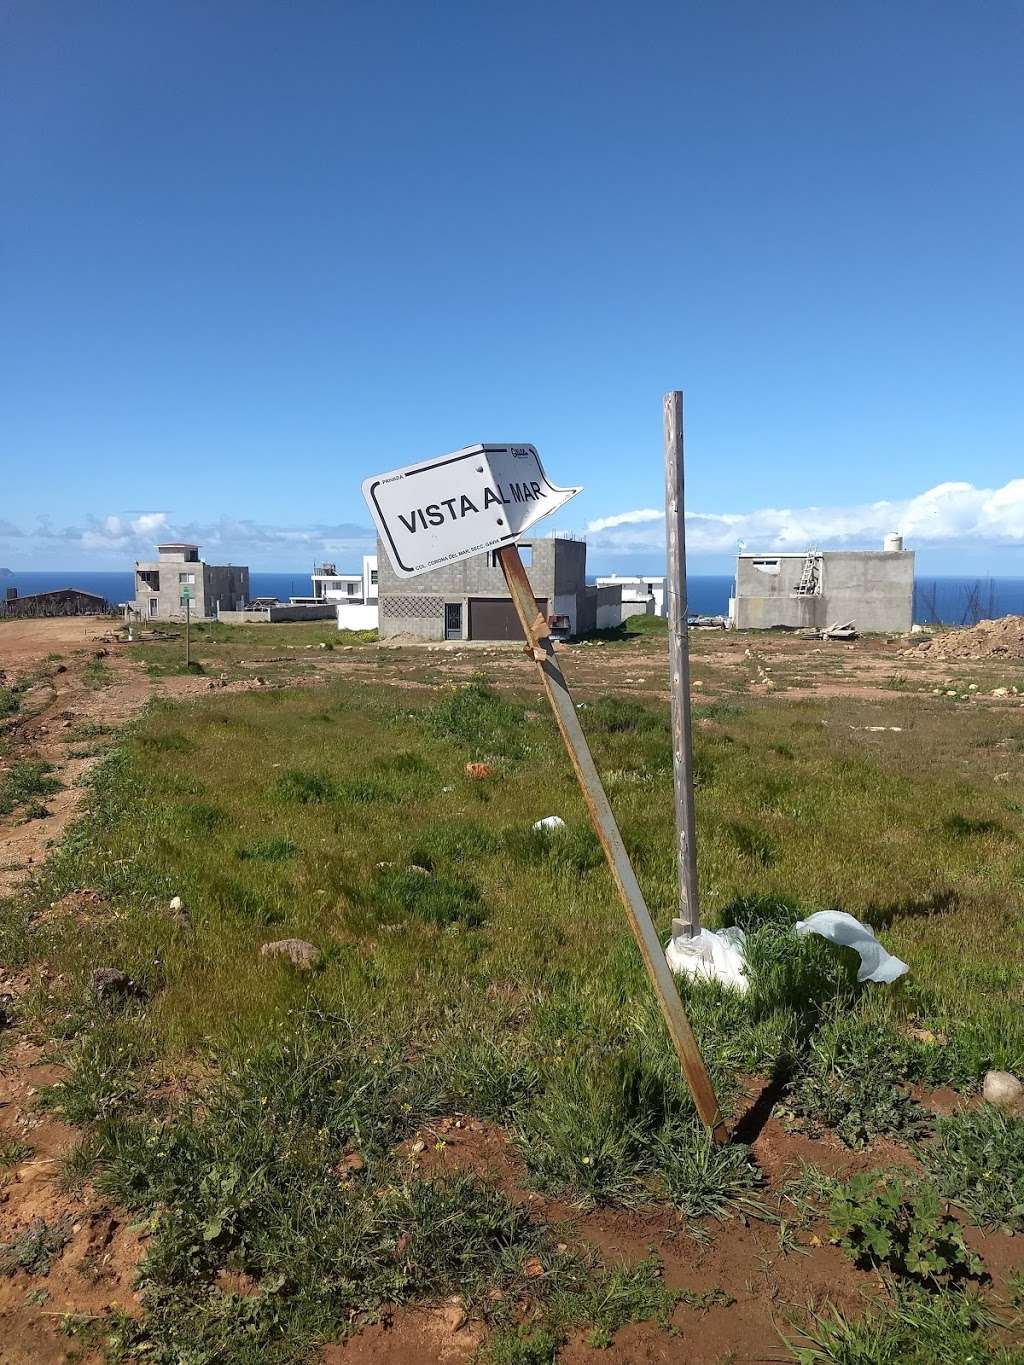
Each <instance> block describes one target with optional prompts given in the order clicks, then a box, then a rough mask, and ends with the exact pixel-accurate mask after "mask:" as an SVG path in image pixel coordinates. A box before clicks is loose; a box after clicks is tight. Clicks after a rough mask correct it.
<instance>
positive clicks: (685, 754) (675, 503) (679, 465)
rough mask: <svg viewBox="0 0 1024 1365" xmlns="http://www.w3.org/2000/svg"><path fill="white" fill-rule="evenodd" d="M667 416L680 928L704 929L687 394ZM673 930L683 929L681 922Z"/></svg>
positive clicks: (673, 396)
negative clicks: (693, 705) (693, 699)
mask: <svg viewBox="0 0 1024 1365" xmlns="http://www.w3.org/2000/svg"><path fill="white" fill-rule="evenodd" d="M662 404H663V406H664V417H665V544H666V549H667V551H668V580H667V582H666V584H665V587H666V596H667V599H668V676H669V696H670V697H671V700H672V775H673V778H674V782H675V799H676V864H677V867H678V873H679V915H678V920H679V922H680V924H681V927H682V928H683V929H684V930H685V931H687V932H688V933H689V936H690V937H691V938H693V937H694V936H695V935H696V934H699V933H700V906H699V903H698V900H697V835H696V829H695V826H694V817H693V729H692V718H691V715H690V641H689V630H688V626H687V618H688V611H687V605H686V522H685V501H684V497H683V395H682V393H681V392H680V391H679V390H678V389H673V391H672V392H671V393H667V394H666V395H665V397H664V398H663V399H662ZM672 927H673V929H676V930H677V931H678V927H677V925H676V924H673V926H672Z"/></svg>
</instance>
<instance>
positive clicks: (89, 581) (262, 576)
mask: <svg viewBox="0 0 1024 1365" xmlns="http://www.w3.org/2000/svg"><path fill="white" fill-rule="evenodd" d="M132 582H133V575H132V572H131V570H126V571H124V572H120V573H97V572H95V571H94V570H92V569H62V570H55V571H50V570H47V571H42V570H32V571H30V570H24V571H23V570H20V569H16V570H14V571H13V574H12V576H11V577H10V578H6V577H4V578H0V590H2V589H3V588H10V587H14V588H17V589H18V592H19V594H21V595H25V594H27V593H31V592H46V591H47V590H48V589H50V588H84V589H85V591H86V592H97V593H99V594H100V595H101V596H103V597H105V598H106V599H107V601H108V602H115V603H116V602H125V601H127V600H128V599H129V598H130V597H132V596H133V590H132ZM732 583H733V580H732V578H731V576H730V575H728V574H694V576H693V577H692V578H689V579H688V580H687V585H686V587H687V597H688V599H689V608H690V611H691V612H693V613H695V614H700V615H705V616H724V615H725V613H726V612H727V611H728V609H729V593H730V591H731V590H732ZM249 586H250V591H251V592H252V595H253V597H277V598H280V599H281V600H282V601H285V602H286V601H287V600H288V598H289V597H308V596H309V595H310V593H311V592H312V590H313V585H312V583H311V582H310V578H309V574H308V573H305V572H303V571H302V570H300V569H296V570H295V571H294V572H290V573H262V572H260V571H258V570H253V571H252V573H250V575H249ZM1017 614H1020V615H1024V578H955V577H948V578H919V579H918V580H917V582H916V584H915V586H914V620H915V621H921V622H928V621H934V620H937V621H942V622H944V623H946V624H947V625H970V624H972V623H973V622H974V621H976V620H978V619H979V618H980V617H985V616H1010V615H1017Z"/></svg>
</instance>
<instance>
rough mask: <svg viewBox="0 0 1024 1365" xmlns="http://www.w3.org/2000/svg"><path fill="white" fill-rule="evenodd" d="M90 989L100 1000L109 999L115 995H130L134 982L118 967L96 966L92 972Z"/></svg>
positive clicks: (133, 988)
mask: <svg viewBox="0 0 1024 1365" xmlns="http://www.w3.org/2000/svg"><path fill="white" fill-rule="evenodd" d="M92 989H93V992H94V994H96V995H98V996H99V998H100V999H101V1000H109V999H110V998H111V997H112V996H115V995H131V994H132V992H133V991H134V990H135V983H134V982H133V981H132V979H131V977H130V976H129V975H128V973H127V972H122V971H121V970H120V968H118V967H97V968H96V970H95V971H94V972H93V974H92Z"/></svg>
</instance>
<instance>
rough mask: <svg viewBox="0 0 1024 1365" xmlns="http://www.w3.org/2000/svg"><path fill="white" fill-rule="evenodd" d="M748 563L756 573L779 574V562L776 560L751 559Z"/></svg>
mask: <svg viewBox="0 0 1024 1365" xmlns="http://www.w3.org/2000/svg"><path fill="white" fill-rule="evenodd" d="M750 562H751V565H752V566H753V567H754V568H755V569H756V570H757V572H758V573H778V572H779V561H778V560H777V559H752V560H751V561H750Z"/></svg>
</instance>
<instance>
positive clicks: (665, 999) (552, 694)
mask: <svg viewBox="0 0 1024 1365" xmlns="http://www.w3.org/2000/svg"><path fill="white" fill-rule="evenodd" d="M497 555H498V560H499V562H500V564H501V568H502V572H503V573H504V575H505V582H506V583H507V584H508V590H509V593H510V595H511V597H512V603H513V605H514V607H515V609H516V615H517V616H518V617H519V624H520V625H521V626H522V628H523V634H524V635H525V637H526V641H527V653H528V654H530V655H531V656H532V658H533V659H534V660H535V662H536V664H537V667H538V669H539V670H540V676H541V681H542V682H543V684H544V691H545V692H546V693H547V698H548V701H549V702H550V704H551V709H552V711H553V712H554V715H555V720H556V721H557V723H558V728H559V731H560V732H561V735H562V741H563V743H564V744H565V747H566V749H567V751H568V753H569V758H570V759H571V760H572V766H573V769H574V770H575V773H576V780H577V782H578V783H579V785H580V790H581V791H582V792H583V799H584V800H585V801H586V803H587V810H588V811H589V813H590V819H591V823H592V824H593V826H594V830H595V832H596V834H597V837H598V838H599V839H600V841H601V845H602V847H603V848H604V853H605V857H606V858H607V860H608V867H609V870H610V871H611V874H612V879H613V881H614V882H615V886H616V889H617V890H618V893H619V896H620V897H621V899H622V903H623V905H624V906H625V908H626V914H627V916H628V918H629V925H630V928H631V929H632V931H633V937H634V938H635V939H636V942H637V946H638V947H639V949H640V953H641V956H642V957H643V960H644V966H645V967H646V968H647V975H648V976H649V977H650V979H651V982H652V984H653V986H654V989H655V992H656V994H657V997H658V1004H659V1005H660V1007H661V1012H662V1015H663V1016H664V1019H665V1023H666V1025H667V1026H668V1031H669V1035H670V1037H671V1039H672V1045H673V1047H674V1048H675V1050H676V1055H677V1056H678V1058H679V1063H680V1066H681V1067H682V1070H683V1074H684V1075H685V1077H686V1081H687V1084H688V1085H689V1087H690V1093H691V1094H692V1095H693V1100H694V1104H695V1105H696V1106H697V1113H698V1114H699V1115H700V1117H701V1119H702V1120H703V1121H704V1123H706V1124H707V1126H708V1127H709V1128H710V1129H711V1133H712V1136H713V1137H714V1140H715V1141H716V1142H725V1140H726V1138H727V1136H728V1134H727V1131H726V1127H725V1120H724V1119H723V1118H722V1111H721V1109H719V1107H718V1101H717V1099H716V1098H715V1092H714V1090H713V1088H712V1086H711V1078H710V1077H709V1076H708V1072H707V1067H706V1066H705V1065H704V1059H703V1057H702V1056H701V1054H700V1048H699V1047H698V1046H697V1040H696V1038H694V1036H693V1030H692V1029H691V1027H690V1021H689V1019H687V1017H686V1011H685V1010H684V1009H683V1002H682V1001H681V1000H680V998H679V992H678V991H677V990H676V983H675V979H674V977H673V976H672V973H671V971H670V970H669V966H668V963H667V962H666V961H665V953H664V950H663V948H662V946H661V940H660V939H659V938H658V932H657V930H656V929H655V927H654V923H653V921H652V919H651V914H650V911H649V910H648V909H647V904H646V902H645V901H644V897H643V892H642V891H641V890H640V886H639V883H638V882H637V879H636V873H635V872H634V871H633V866H632V864H631V863H630V861H629V854H628V853H627V852H626V846H625V844H624V843H623V842H622V835H621V834H620V832H619V827H618V825H617V824H616V823H615V815H614V813H613V812H612V808H611V805H610V803H609V801H608V797H607V795H606V793H605V790H604V787H603V786H602V783H601V779H600V777H599V776H598V772H597V768H596V767H595V765H594V759H593V756H592V754H591V752H590V746H589V745H588V744H587V739H586V736H585V735H584V733H583V727H582V726H581V725H580V719H579V714H578V712H577V710H576V706H575V704H574V703H573V699H572V695H571V694H570V692H569V687H568V684H567V683H566V681H565V678H564V676H563V674H562V669H561V667H560V665H559V663H558V659H557V657H556V656H555V650H554V645H553V643H552V640H551V632H550V630H549V629H548V623H547V621H546V620H545V619H544V616H543V615H542V613H541V610H540V608H539V607H538V605H537V599H536V597H535V596H534V592H533V588H532V587H531V586H530V580H529V578H528V577H527V575H526V570H525V569H524V567H523V561H522V559H521V558H520V555H519V547H518V545H504V546H502V548H501V549H499V550H498V551H497Z"/></svg>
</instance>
